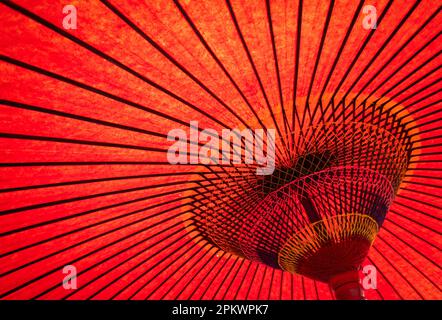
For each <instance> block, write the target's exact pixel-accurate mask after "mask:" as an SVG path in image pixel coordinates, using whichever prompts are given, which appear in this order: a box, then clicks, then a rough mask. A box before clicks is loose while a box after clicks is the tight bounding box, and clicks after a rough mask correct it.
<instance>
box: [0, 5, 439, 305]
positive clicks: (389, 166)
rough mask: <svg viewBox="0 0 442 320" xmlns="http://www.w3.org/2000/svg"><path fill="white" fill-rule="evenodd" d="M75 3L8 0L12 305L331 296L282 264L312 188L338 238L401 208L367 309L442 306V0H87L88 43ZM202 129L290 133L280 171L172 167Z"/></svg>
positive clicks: (5, 169)
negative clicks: (393, 303)
mask: <svg viewBox="0 0 442 320" xmlns="http://www.w3.org/2000/svg"><path fill="white" fill-rule="evenodd" d="M367 4H370V5H373V6H374V7H375V8H376V10H377V25H376V29H366V28H364V26H363V21H364V18H365V16H366V14H364V11H363V8H364V7H365V6H366V5H367ZM65 5H66V3H65V2H63V1H28V0H26V1H25V0H16V1H5V2H2V3H0V25H1V29H2V36H1V37H0V43H1V46H0V48H1V52H0V73H1V80H0V144H1V146H0V150H1V152H0V155H1V156H0V221H1V223H0V298H1V299H321V300H324V299H332V298H333V293H332V292H331V290H330V288H329V286H328V285H326V284H324V283H322V282H320V281H315V280H312V279H310V278H307V277H304V276H301V275H297V274H292V273H290V272H287V271H283V270H281V268H279V267H278V265H277V262H278V259H280V260H279V262H281V259H282V260H284V259H285V260H284V261H285V262H284V261H283V262H281V263H280V264H279V266H280V265H281V264H283V265H285V266H286V268H283V269H285V270H288V269H290V268H291V267H290V266H293V261H295V260H296V259H297V257H296V256H291V254H293V252H299V250H307V249H306V248H298V249H297V250H298V251H296V250H295V251H294V250H293V248H294V247H293V246H290V242H289V243H284V244H286V247H284V246H283V243H279V242H278V241H279V240H280V239H279V238H278V237H277V236H273V235H281V234H283V233H284V232H286V233H289V231H290V234H292V231H293V230H294V229H296V230H298V228H297V227H296V228H295V227H294V226H295V225H296V223H298V222H299V221H302V219H313V218H312V217H306V216H303V213H302V212H299V204H297V203H295V202H290V201H297V200H296V199H298V198H299V199H303V195H304V194H306V193H309V194H316V193H317V194H318V197H325V195H327V198H326V199H325V198H324V199H323V201H322V202H321V203H322V204H323V206H324V207H323V209H324V212H325V211H327V212H333V210H335V211H336V212H337V211H339V210H341V209H342V208H345V210H346V211H348V212H347V213H352V214H355V215H354V216H349V218H348V220H346V221H338V220H333V219H338V218H333V219H331V220H330V221H329V223H330V225H316V226H317V227H316V229H315V230H316V231H318V230H323V229H324V230H325V229H327V230H330V228H332V229H333V228H335V229H334V230H337V231H336V233H335V234H334V236H339V235H340V234H342V232H343V231H342V230H341V229H340V228H339V226H342V225H348V226H354V225H355V224H359V225H361V222H360V221H362V220H363V218H360V216H357V214H361V213H363V212H361V211H363V210H365V209H366V208H368V207H370V205H372V206H373V207H370V209H367V210H368V211H370V210H371V211H370V212H380V211H382V210H384V209H385V210H384V211H387V209H388V212H386V214H385V220H384V217H382V218H379V217H376V216H375V215H373V214H369V213H367V214H368V215H369V216H370V217H371V218H373V219H374V220H376V221H377V222H380V221H379V220H377V219H381V220H382V222H380V224H381V225H382V227H381V228H380V229H379V232H378V233H377V236H376V239H375V240H374V243H373V246H372V247H371V249H370V250H369V253H368V257H367V258H366V259H365V260H364V262H363V265H373V266H374V267H376V270H377V289H370V290H366V296H367V298H368V299H441V298H442V293H441V292H442V282H441V274H442V273H441V267H440V266H441V265H442V254H441V247H442V237H441V231H442V223H441V218H442V215H441V212H442V201H441V199H442V197H441V195H442V192H441V188H442V178H441V173H442V126H441V119H442V103H441V97H442V94H441V89H442V82H441V76H442V73H441V65H442V58H441V51H440V48H441V46H440V44H441V31H442V27H441V26H442V14H441V5H442V3H441V2H440V1H431V0H424V1H417V0H416V1H391V0H378V1H372V2H370V3H368V2H364V1H354V0H330V1H320V0H314V1H306V0H259V1H251V0H250V1H249V0H214V1H196V0H155V1H144V2H143V1H116V0H111V1H107V0H103V1H95V0H94V1H73V5H75V7H76V8H77V15H78V26H77V29H65V28H64V27H63V23H62V20H63V18H64V16H65V14H63V12H62V9H63V7H64V6H65ZM191 121H198V125H199V131H200V132H201V131H202V130H204V129H205V128H210V129H214V130H215V131H217V132H221V131H222V130H223V129H238V130H243V129H247V128H250V129H257V128H260V129H263V130H268V129H275V131H276V145H275V160H276V169H275V171H274V173H273V174H272V175H267V176H265V175H264V176H259V175H256V174H255V170H256V167H257V166H256V164H247V163H244V162H242V163H240V164H235V165H231V164H224V163H219V164H213V163H208V164H203V163H190V164H174V165H172V164H170V163H169V162H168V158H167V151H168V148H169V147H170V145H171V144H172V142H170V141H168V139H167V136H168V133H169V132H170V131H171V130H173V129H182V130H184V131H185V132H187V133H188V132H189V130H190V128H189V123H190V122H191ZM187 138H189V136H188V137H187ZM189 141H190V138H189ZM186 142H187V141H186ZM267 143H268V141H263V144H264V145H265V144H267ZM190 144H191V141H190ZM199 144H200V145H199V146H198V145H196V146H195V147H201V145H203V144H204V143H201V141H200V143H199ZM235 146H237V145H233V146H232V147H235ZM237 147H238V148H237V149H235V148H232V150H234V151H232V154H233V153H235V152H240V153H241V154H242V156H241V157H240V158H241V159H242V160H244V155H245V154H246V152H247V150H246V149H247V148H246V147H245V146H244V145H243V144H242V145H240V146H237ZM330 150H331V151H330ZM242 152H243V153H242ZM373 159H374V160H375V161H374V160H373ZM349 163H351V164H352V166H351V168H346V169H345V170H337V169H330V167H335V168H336V167H339V166H342V165H343V164H345V165H348V164H349ZM364 168H365V169H364ZM370 170H371V171H370ZM318 172H319V173H318ZM321 172H322V173H321ZM324 172H325V173H324ZM373 172H377V173H381V177H380V176H379V175H378V174H374V173H373ZM312 174H313V176H312ZM309 175H310V180H308V181H306V180H305V178H303V177H305V176H309ZM354 177H357V178H354ZM385 177H387V180H388V183H385V181H384V180H383V179H384V178H385ZM318 181H322V183H321V184H319V182H318ZM321 188H322V189H321ZM389 188H392V190H391V189H389ZM349 189H351V190H353V191H350V192H349ZM321 190H322V192H321ZM278 192H279V193H278ZM315 192H316V193H315ZM361 194H363V195H362V196H361ZM295 195H296V196H295ZM375 196H377V198H376V199H377V200H376V201H372V200H373V198H374V197H375ZM275 197H277V198H278V199H279V200H280V199H281V197H283V198H284V197H285V198H284V199H285V200H284V201H283V204H282V205H281V202H280V201H277V204H275V202H274V201H273V200H272V199H274V198H275ZM393 198H394V201H393ZM337 199H339V201H338V200H337ZM361 199H362V200H361ZM259 204H260V205H261V209H259V208H257V206H258V205H259ZM376 206H377V207H376ZM374 207H376V208H377V209H376V210H375V209H373V208H374ZM364 208H365V209H364ZM260 210H262V211H260ZM272 210H273V211H272ZM297 210H298V211H297ZM353 211H354V212H353ZM368 211H367V212H368ZM259 212H261V213H262V214H258V213H259ZM272 212H273V213H274V212H279V213H280V214H279V215H276V214H273V216H272V219H271V220H267V221H261V220H259V218H260V217H262V216H265V214H269V215H271V214H272ZM252 213H255V216H253V214H252ZM384 213H385V212H383V215H384ZM232 217H233V218H232ZM276 218H278V219H276ZM296 219H298V220H299V221H298V220H296ZM358 219H361V220H358ZM364 219H365V218H364ZM237 221H241V222H242V223H241V224H238V222H237ZM244 221H246V222H244ZM364 221H366V222H364V223H365V224H364V226H365V229H364V230H362V231H360V233H361V234H362V233H364V232H368V231H367V230H374V231H376V232H377V231H378V230H375V228H374V225H372V224H371V222H370V221H372V220H364ZM266 223H267V225H266ZM333 223H334V224H335V227H333ZM264 225H265V227H263V226H264ZM257 226H261V228H257ZM321 228H322V229H321ZM352 228H353V227H352ZM238 230H241V231H244V230H248V232H249V234H250V235H253V236H250V237H248V238H247V237H246V238H245V237H244V233H241V232H239V231H238ZM267 231H268V232H267ZM310 231H311V230H310ZM310 231H309V230H305V229H304V232H305V233H304V234H302V236H305V237H309V235H310V236H311V235H312V233H311V232H310ZM374 231H373V232H374ZM250 232H251V233H250ZM309 232H310V233H309ZM324 234H325V235H324V237H327V236H329V235H330V234H328V233H324ZM262 239H267V240H268V241H267V240H266V241H264V242H263V241H262ZM315 241H321V240H318V239H316V240H315ZM269 243H279V244H278V245H279V247H278V248H279V249H280V250H282V252H286V251H287V252H288V253H287V255H284V256H283V257H282V258H281V256H279V257H278V254H276V253H275V252H273V251H271V250H268V249H269V247H266V245H268V244H269ZM259 246H264V247H263V248H262V250H261V249H260V250H258V251H259V254H257V252H258V251H257V250H256V248H258V247H259ZM284 248H285V249H287V248H289V249H290V250H286V251H284ZM263 252H266V255H263ZM270 257H271V258H270ZM293 259H295V260H293ZM271 261H273V262H275V261H276V265H275V266H276V267H277V268H275V267H272V265H271V263H270V262H271ZM290 261H291V262H290ZM67 265H72V266H75V268H76V269H77V272H78V273H77V280H78V288H77V289H75V290H72V289H68V290H67V289H65V288H64V287H63V285H62V281H63V279H64V278H65V276H66V274H64V273H63V268H64V267H65V266H67Z"/></svg>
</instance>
